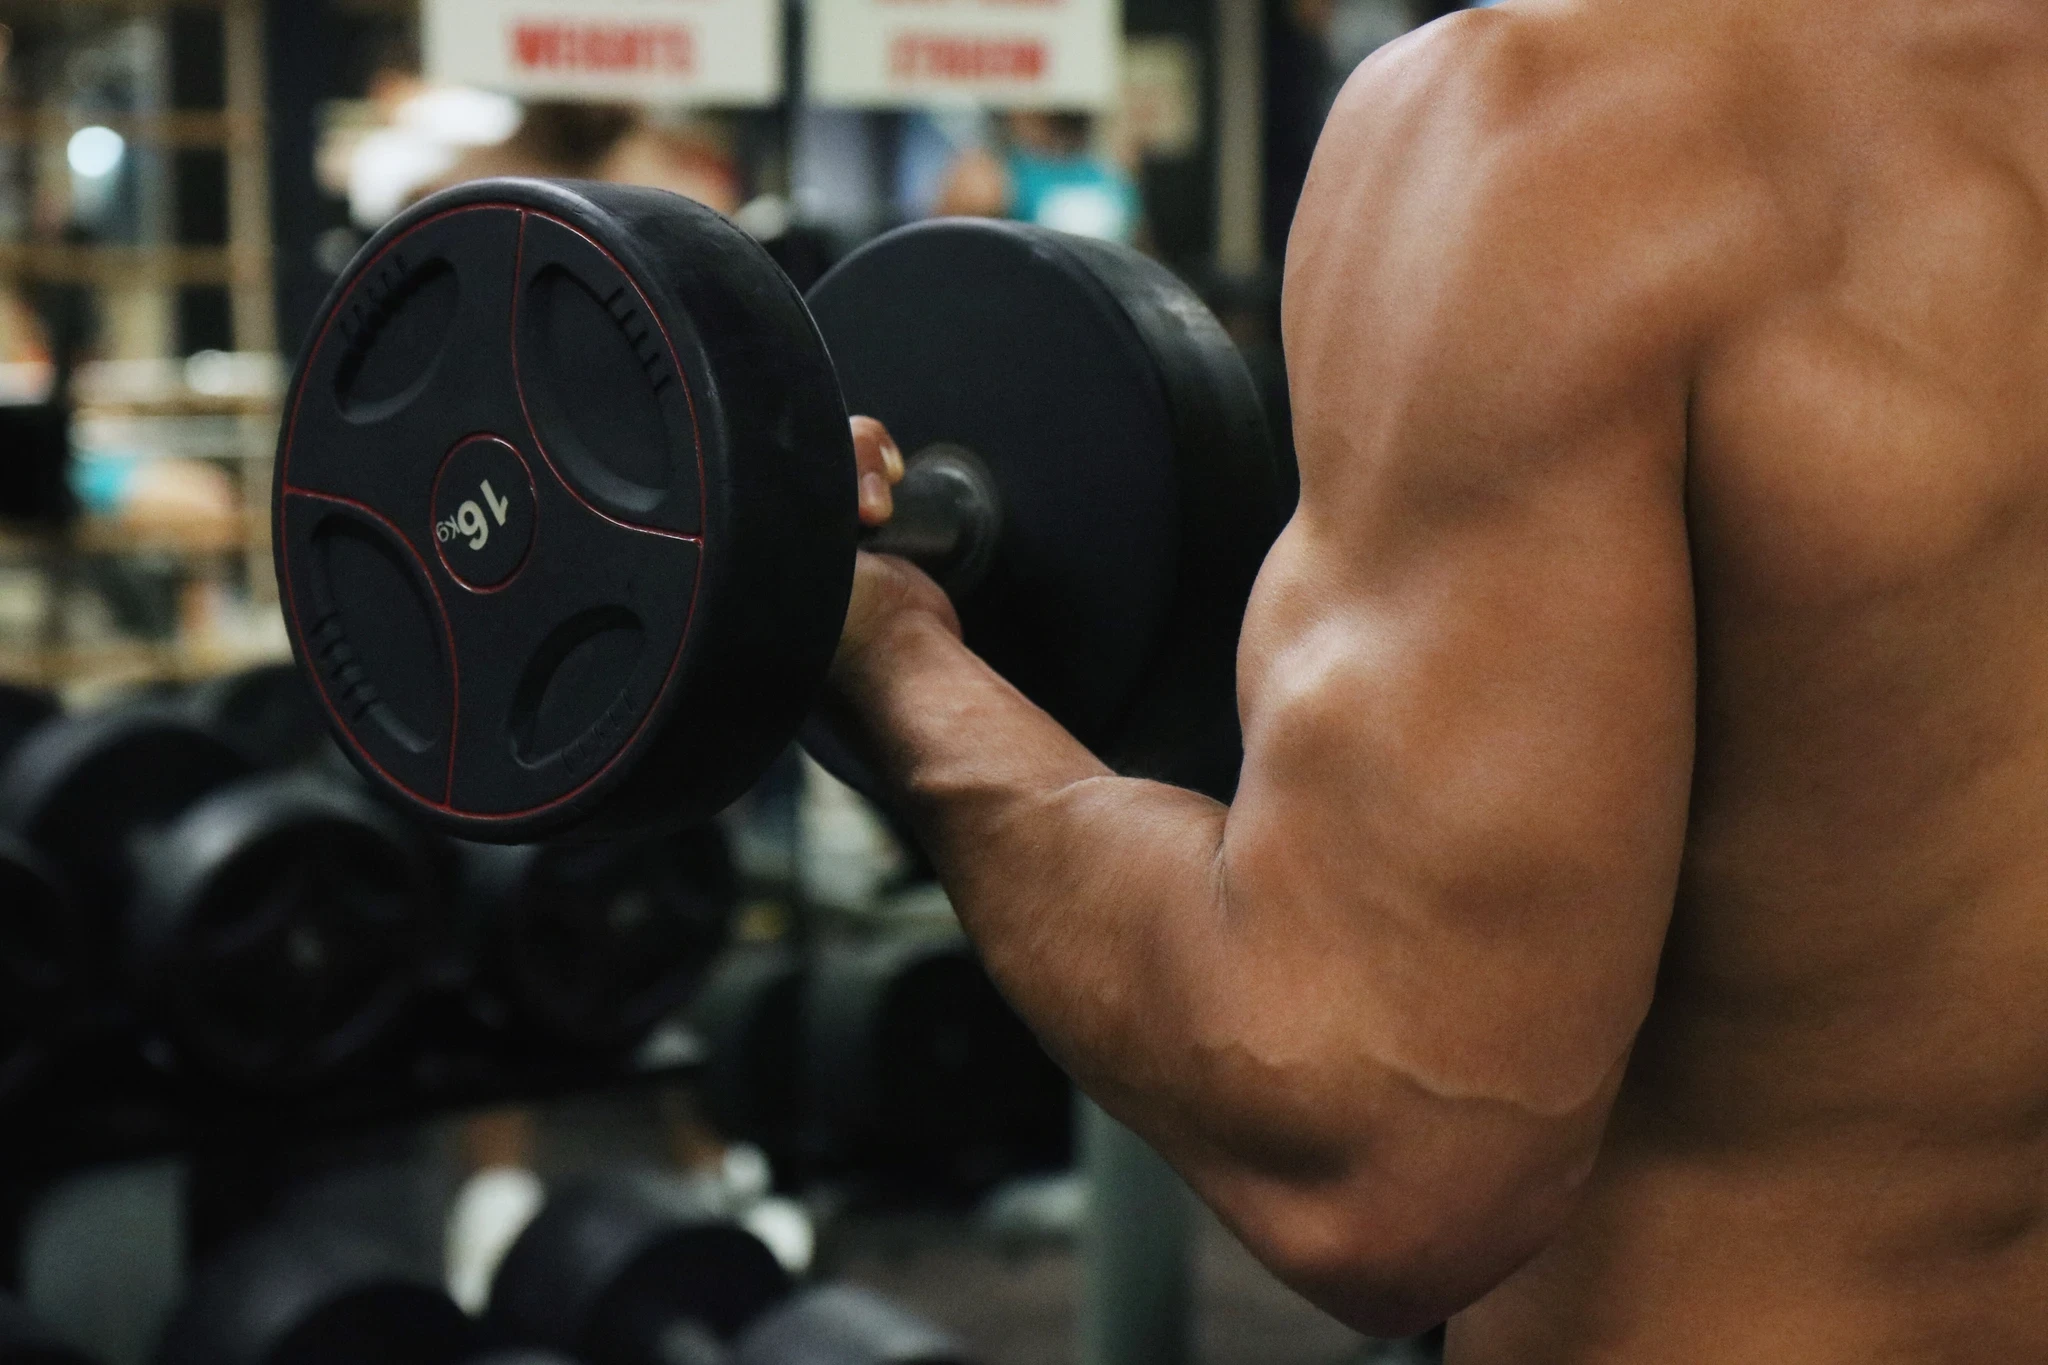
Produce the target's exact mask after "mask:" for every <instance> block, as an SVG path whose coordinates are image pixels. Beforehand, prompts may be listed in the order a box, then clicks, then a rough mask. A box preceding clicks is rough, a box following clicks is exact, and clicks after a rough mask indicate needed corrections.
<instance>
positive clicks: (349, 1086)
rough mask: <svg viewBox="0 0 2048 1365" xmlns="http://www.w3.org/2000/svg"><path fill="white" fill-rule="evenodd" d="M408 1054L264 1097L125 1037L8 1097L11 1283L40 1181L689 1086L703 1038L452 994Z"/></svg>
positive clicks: (421, 1027)
mask: <svg viewBox="0 0 2048 1365" xmlns="http://www.w3.org/2000/svg"><path fill="white" fill-rule="evenodd" d="M412 1041H413V1045H412V1046H410V1047H408V1046H406V1040H400V1041H399V1042H398V1044H397V1045H396V1046H394V1047H393V1048H392V1049H391V1050H390V1052H389V1054H388V1055H389V1056H390V1057H393V1058H401V1059H403V1060H402V1062H387V1063H385V1064H383V1065H368V1066H364V1067H362V1068H359V1069H357V1070H355V1071H353V1072H351V1073H348V1074H346V1075H344V1076H342V1077H340V1078H338V1079H336V1080H332V1081H328V1082H325V1083H323V1084H322V1085H321V1087H320V1088H319V1089H318V1090H315V1091H309V1092H307V1093H304V1094H297V1095H279V1096H255V1095H251V1094H249V1093H247V1092H238V1091H234V1090H231V1089H228V1088H225V1087H221V1086H218V1085H214V1084H209V1083H206V1082H204V1081H202V1080H200V1079H198V1078H194V1077H189V1076H182V1075H176V1074H173V1073H172V1072H170V1071H168V1070H166V1069H164V1068H163V1067H161V1066H158V1065H156V1064H155V1063H154V1062H153V1061H152V1060H151V1058H150V1057H149V1056H148V1050H147V1049H144V1050H142V1051H138V1050H136V1049H135V1048H134V1047H133V1046H132V1044H130V1045H125V1046H124V1045H123V1044H122V1043H120V1042H117V1041H115V1040H114V1039H113V1038H112V1037H110V1038H109V1039H107V1040H106V1041H105V1042H101V1043H94V1044H88V1045H86V1046H83V1047H81V1048H79V1049H78V1050H76V1051H74V1052H71V1053H69V1054H67V1056H66V1058H65V1060H64V1063H63V1066H62V1070H61V1071H58V1072H55V1073H54V1074H45V1075H43V1076H41V1077H39V1078H35V1079H32V1080H31V1081H30V1082H29V1083H28V1084H27V1085H25V1086H24V1087H23V1088H22V1089H21V1090H20V1091H19V1092H18V1093H17V1094H15V1095H13V1096H11V1097H9V1098H8V1099H6V1100H4V1101H0V1232H4V1233H5V1234H6V1235H4V1236H0V1283H4V1282H6V1281H7V1280H9V1279H10V1278H11V1277H12V1271H13V1269H14V1267H13V1266H12V1265H11V1264H10V1263H11V1261H12V1259H13V1257H14V1256H15V1255H16V1252H17V1244H18V1241H19V1238H18V1235H16V1234H18V1230H19V1228H20V1225H21V1221H22V1218H23V1216H24V1215H25V1214H26V1212H27V1211H28V1209H29V1208H30V1206H31V1204H32V1203H33V1201H34V1199H35V1198H36V1197H37V1195H38V1194H39V1192H40V1191H42V1190H44V1189H46V1188H48V1187H49V1186H50V1185H51V1184H52V1183H53V1182H55V1181H57V1180H60V1179H62V1178H63V1177H65V1176H67V1175H70V1174H73V1173H76V1172H80V1171H83V1170H86V1169H89V1168H93V1167H100V1166H110V1165H116V1164H121V1163H127V1162H135V1161H142V1160H146V1159H150V1158H154V1157H164V1156H187V1157H193V1158H197V1159H204V1158H206V1157H207V1156H208V1155H209V1154H220V1153H230V1154H232V1153H237V1152H275V1151H289V1150H294V1149H299V1148H303V1147H306V1146H308V1145H311V1144H314V1143H318V1142H321V1141H324V1140H328V1139H332V1138H335V1137H345V1136H348V1135H350V1134H354V1133H360V1132H365V1131H369V1130H373V1129H378V1128H383V1127H387V1126H391V1125H396V1124H400V1123H404V1122H407V1121H414V1120H420V1119H426V1118H432V1117H435V1116H440V1115H449V1114H459V1113H462V1112H465V1111H472V1110H482V1109H489V1108H493V1107H497V1106H502V1105H507V1104H513V1103H519V1104H528V1103H533V1102H536V1101H546V1100H550V1099H557V1098H562V1097H566V1096H571V1095H579V1094H594V1093H603V1092H606V1091H617V1090H624V1089H629V1088H635V1087H644V1086H661V1085H687V1084H688V1083H690V1082H691V1081H692V1080H693V1079H694V1077H695V1076H696V1075H697V1073H698V1070H699V1054H700V1050H701V1049H700V1048H699V1046H698V1045H697V1043H696V1040H695V1039H694V1038H693V1037H692V1036H691V1035H689V1034H688V1033H687V1032H684V1031H682V1030H679V1029H664V1030H661V1031H657V1033H656V1034H655V1035H654V1036H653V1037H652V1038H651V1039H650V1040H649V1041H648V1043H647V1044H646V1045H644V1046H643V1047H642V1048H641V1049H640V1050H639V1051H638V1052H636V1053H634V1054H632V1055H631V1056H627V1057H622V1058H607V1057H594V1056H591V1055H589V1054H579V1053H576V1052H572V1051H565V1050H559V1049H543V1048H536V1047H535V1046H534V1045H533V1043H532V1042H531V1041H530V1040H526V1039H518V1038H513V1037H508V1036H507V1035H505V1034H502V1033H498V1032H495V1031H493V1030H490V1029H487V1028H486V1027H484V1026H483V1025H482V1024H480V1023H478V1022H477V1021H476V1020H475V1019H474V1018H473V1017H471V1016H469V1015H468V1014H467V1012H466V1011H465V1010H464V1009H463V1008H462V1007H461V1005H460V1002H458V1001H455V1000H449V1001H447V1002H446V1006H445V1008H438V1007H436V1008H429V1009H428V1010H426V1011H423V1013H422V1016H421V1018H420V1019H419V1021H418V1032H417V1034H416V1036H415V1038H414V1039H413V1040H412Z"/></svg>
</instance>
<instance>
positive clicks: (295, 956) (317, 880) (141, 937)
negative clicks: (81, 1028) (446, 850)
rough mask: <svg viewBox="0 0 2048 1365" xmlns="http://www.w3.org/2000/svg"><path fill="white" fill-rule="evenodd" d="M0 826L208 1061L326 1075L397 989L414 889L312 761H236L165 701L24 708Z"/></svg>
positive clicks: (122, 976) (404, 986)
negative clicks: (302, 765)
mask: <svg viewBox="0 0 2048 1365" xmlns="http://www.w3.org/2000/svg"><path fill="white" fill-rule="evenodd" d="M0 826H4V827H6V828H10V829H12V830H14V831H15V832H16V833H18V834H19V835H21V836H22V837H23V838H24V839H25V840H26V841H27V842H28V843H29V844H30V845H32V846H33V847H34V848H35V849H36V850H37V851H38V852H39V853H41V854H42V855H43V856H44V857H45V858H46V859H47V860H48V861H49V862H50V863H51V864H52V865H53V866H54V868H55V869H56V871H57V872H58V874H59V875H60V877H61V878H62V880H63V882H64V883H65V885H66V886H67V887H68V889H69V890H70V891H71V893H72V895H73V898H74V903H75V904H76V906H77V907H78V910H79V912H80V913H79V920H80V923H81V926H82V929H83V932H84V936H85V944H86V952H87V954H88V955H89V956H90V958H91V959H92V961H93V962H94V963H95V964H97V970H98V971H99V972H100V973H102V974H103V979H104V980H105V981H107V982H108V983H110V984H116V985H118V986H120V987H121V988H122V989H123V990H124V991H125V992H127V993H128V994H129V995H131V996H132V998H134V999H135V1000H136V1001H137V1002H138V1004H139V1005H140V1006H141V1008H142V1012H143V1014H144V1015H145V1017H146V1019H147V1021H148V1023H149V1024H150V1025H151V1026H152V1027H154V1028H157V1029H161V1030H162V1032H163V1033H164V1035H165V1036H166V1037H167V1038H168V1040H169V1041H170V1042H171V1043H172V1044H173V1045H174V1046H175V1048H176V1051H177V1054H178V1056H179V1057H180V1058H181V1059H182V1060H184V1061H185V1062H187V1063H189V1064H192V1065H194V1066H196V1067H198V1068H199V1069H201V1070H204V1071H206V1072H209V1073H211V1074H213V1075H215V1076H217V1077H219V1078H221V1079H224V1080H228V1081H232V1082H235V1083H239V1084H245V1085H252V1086H258V1087H265V1088H271V1087H290V1086H294V1085H298V1084H302V1083H304V1082H306V1081H309V1080H311V1079H313V1078H316V1077H318V1076H322V1075H325V1074H327V1073H329V1072H331V1071H332V1070H333V1069H334V1068H335V1067H337V1066H340V1065H342V1064H344V1063H346V1062H348V1061H350V1060H353V1059H354V1058H355V1057H357V1056H359V1055H360V1054H361V1053H362V1052H364V1051H365V1050H366V1049H367V1048H369V1047H370V1046H371V1045H372V1044H373V1043H375V1042H377V1041H379V1040H380V1039H381V1038H383V1037H384V1036H385V1035H386V1034H387V1033H388V1032H389V1031H390V1029H391V1028H392V1027H393V1026H394V1024H395V1023H396V1022H397V1020H398V1019H399V1017H400V1016H401V1014H402V1012H403V1010H404V1008H405V1006H406V1005H407V1003H408V1002H409V1001H410V998H411V996H412V994H413V991H414V989H415V981H416V977H417V973H418V971H419V967H420V964H421V962H422V961H423V960H424V957H425V953H424V950H423V946H422V938H423V936H424V935H425V934H426V932H427V926H428V924H429V915H430V910H431V904H430V899H431V895H430V887H429V883H428V879H427V876H426V872H425V869H424V864H423V862H422V859H421V858H420V856H419V854H418V852H417V851H416V849H415V848H414V847H413V846H412V845H411V844H410V842H409V838H410V836H409V834H408V832H407V831H406V830H405V829H404V828H403V826H401V825H400V824H398V823H397V821H396V820H395V818H394V817H393V816H391V815H390V814H388V813H387V812H385V811H383V810H382V809H381V808H379V807H377V806H376V805H375V804H374V803H372V802H371V801H369V800H368V799H366V798H364V797H363V796H361V795H360V794H358V793H355V792H351V791H348V790H345V789H343V788H341V787H339V786H336V785H334V784H331V783H326V782H322V781H320V780H319V779H317V778H315V777H312V776H302V775H293V774H276V775H254V776H252V775H250V771H249V764H248V762H247V761H246V760H245V759H244V758H242V757H241V756H240V755H239V754H237V753H236V752H235V751H234V750H233V749H231V748H230V747H228V745H226V744H225V743H224V742H223V741H222V740H220V739H219V738H217V737H216V736H213V735H210V734H208V733H207V732H206V731H205V730H204V729H202V728H200V727H199V726H197V725H195V724H194V723H193V722H192V721H190V720H189V719H187V718H185V717H182V716H180V715H178V714H176V713H175V712H172V711H168V710H163V709H157V708H149V707H134V708H124V709H121V710H117V711H110V712H103V713H100V714H97V715H90V716H74V717H69V718H65V719H61V720H57V721H52V722H50V723H48V724H46V725H44V726H42V727H41V728H39V729H38V730H36V731H35V732H34V733H33V734H32V735H30V736H29V738H28V739H27V740H25V741H23V743H22V744H21V745H20V746H19V747H18V748H17V749H16V751H15V752H14V754H13V755H12V756H11V757H10V758H9V759H8V761H7V763H6V766H5V768H4V769H0Z"/></svg>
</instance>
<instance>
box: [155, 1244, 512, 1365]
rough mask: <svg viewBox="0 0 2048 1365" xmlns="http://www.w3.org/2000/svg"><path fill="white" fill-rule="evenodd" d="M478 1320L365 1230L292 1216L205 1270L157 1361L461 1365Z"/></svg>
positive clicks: (165, 1364)
mask: <svg viewBox="0 0 2048 1365" xmlns="http://www.w3.org/2000/svg"><path fill="white" fill-rule="evenodd" d="M480 1344H481V1342H480V1338H479V1335H478V1333H477V1330H476V1326H475V1324H474V1323H473V1322H472V1321H471V1320H470V1319H469V1317H468V1315H466V1314H465V1313H464V1312H463V1311H462V1310H461V1309H460V1308H458V1307H457V1306H456V1304H455V1301H454V1300H453V1299H451V1298H449V1297H448V1294H447V1292H446V1291H445V1290H444V1289H442V1288H441V1287H440V1286H439V1285H437V1284H434V1283H432V1282H430V1281H429V1280H426V1279H424V1278H422V1277H421V1275H420V1274H419V1273H418V1272H417V1271H416V1270H414V1269H413V1268H412V1267H410V1266H409V1265H408V1264H407V1263H406V1262H405V1259H404V1258H403V1257H401V1256H399V1255H397V1254H396V1253H395V1252H393V1251H391V1250H390V1249H389V1248H387V1247H385V1246H383V1245H382V1244H380V1243H379V1242H377V1241H376V1240H374V1239H371V1238H367V1237H364V1236H362V1235H361V1234H359V1233H355V1232H352V1231H347V1230H344V1229H340V1228H335V1227H331V1226H325V1225H321V1224H315V1223H299V1222H291V1223H284V1224H280V1225H273V1226H268V1227H264V1228H262V1229H259V1230H258V1231H256V1232H254V1233H251V1234H248V1235H246V1236H244V1237H243V1238H241V1239H240V1240H238V1241H237V1242H235V1243H233V1244H231V1245H230V1246H229V1247H228V1248H226V1249H225V1250H224V1251H222V1252H221V1253H220V1254H218V1255H217V1256H215V1257H214V1258H213V1259H212V1260H211V1261H210V1262H209V1263H208V1264H206V1265H205V1266H203V1267H202V1268H201V1270H200V1272H199V1274H198V1275H197V1276H196V1277H195V1279H194V1282H193V1286H192V1290H191V1292H190V1293H189V1294H188V1295H187V1296H186V1298H185V1300H184V1302H183V1303H181V1304H180V1305H179V1307H178V1309H177V1311H176V1312H175V1313H174V1314H173V1315H172V1318H171V1321H170V1323H169V1325H168V1326H167V1327H166V1328H165V1329H164V1334H163V1339H162V1341H161V1343H160V1344H159V1347H158V1349H157V1352H156V1356H155V1365H372V1362H374V1363H375V1365H457V1363H458V1362H466V1361H468V1360H469V1359H470V1358H471V1357H472V1356H473V1355H474V1354H475V1353H476V1352H477V1351H478V1350H479V1349H480Z"/></svg>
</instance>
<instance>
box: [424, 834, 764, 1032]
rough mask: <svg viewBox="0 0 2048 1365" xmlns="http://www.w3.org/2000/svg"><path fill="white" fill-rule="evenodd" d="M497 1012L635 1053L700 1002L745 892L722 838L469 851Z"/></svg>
mask: <svg viewBox="0 0 2048 1365" xmlns="http://www.w3.org/2000/svg"><path fill="white" fill-rule="evenodd" d="M457 858H458V865H459V882H460V885H461V888H462V891H461V899H462V907H463V912H464V920H465V923H466V926H467V943H468V952H467V957H468V960H469V962H470V963H471V964H472V968H473V971H474V980H473V983H472V984H473V985H474V986H475V987H476V993H477V995H478V997H479V1000H480V1003H481V1005H482V1006H483V1008H484V1010H485V1011H486V1013H487V1014H490V1015H493V1016H497V1017H499V1018H501V1019H502V1020H503V1022H506V1023H512V1024H516V1025H518V1026H521V1027H524V1028H526V1029H528V1030H529V1031H531V1032H533V1033H536V1034H538V1035H540V1036H542V1037H544V1038H547V1039H550V1040H553V1041H556V1042H560V1043H564V1044H567V1045H569V1046H572V1047H577V1048H589V1049H598V1050H608V1049H618V1048H625V1047H631V1046H633V1045H634V1044H636V1043H638V1042H640V1041H641V1040H642V1039H643V1038H645V1037H646V1036H647V1034H648V1032H649V1031H650V1030H651V1029H652V1028H653V1027H654V1026H655V1025H656V1024H658V1023H659V1022H661V1020H662V1019H664V1018H666V1017H667V1016H668V1015H670V1014H671V1013H673V1012H674V1011H675V1010H676V1009H677V1008H678V1007H679V1006H681V1005H682V1004H683V1003H684V1002H685V1001H686V1000H688V999H689V998H690V996H691V995H692V994H693V993H694V992H695V990H696V988H697V986H698V983H699V982H700V981H701V980H702V979H703V977H704V975H705V973H706V972H707V971H708V970H709V969H710V966H711V964H712V962H713V961H714V960H715V959H716V958H717V956H718V953H719V950H720V949H721V948H723V947H724V945H725V940H726V934H727V931H728V929H729V927H730V924H731V920H732V912H733V906H734V902H735V898H736V894H737V883H736V879H735V877H734V873H733V868H732V859H731V856H730V854H729V853H728V851H727V849H726V846H725V840H724V837H723V836H722V835H721V834H719V832H718V831H717V830H716V829H714V828H711V827H708V826H707V827H700V828H696V829H690V830H685V831H682V832H680V833H675V834H665V835H656V836H652V837H645V836H643V837H640V838H635V839H625V840H616V841H611V842H607V843H600V844H553V845H536V844H527V845H518V846H512V847H505V846H500V845H493V844H459V845H458V846H457Z"/></svg>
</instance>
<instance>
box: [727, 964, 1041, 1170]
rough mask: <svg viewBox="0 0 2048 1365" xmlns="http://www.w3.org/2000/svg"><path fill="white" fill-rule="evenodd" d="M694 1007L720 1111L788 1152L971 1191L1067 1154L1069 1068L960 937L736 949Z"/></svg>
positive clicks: (819, 1162) (796, 1162)
mask: <svg viewBox="0 0 2048 1365" xmlns="http://www.w3.org/2000/svg"><path fill="white" fill-rule="evenodd" d="M691 1019H692V1021H693V1023H694V1024H695V1026H696V1027H697V1029H698V1031H699V1032H700V1033H701V1034H702V1035H703V1037H704V1040H705V1043H706V1046H707V1049H708V1054H709V1055H708V1056H707V1058H706V1063H705V1068H704V1077H703V1086H704V1095H705V1106H706V1110H707V1113H708V1114H709V1116H710V1117H711V1119H712V1121H713V1122H714V1123H715V1124H717V1125H718V1126H719V1127H720V1128H721V1129H722V1130H723V1131H725V1132H726V1133H727V1134H728V1135H729V1136H732V1137H736V1138H744V1139H746V1140H748V1141H752V1142H756V1143H759V1144H760V1145H761V1146H763V1147H764V1148H766V1149H767V1150H768V1151H769V1152H770V1153H771V1154H772V1155H774V1156H776V1157H778V1158H780V1160H781V1162H782V1163H783V1164H785V1165H791V1166H796V1167H822V1168H824V1169H828V1170H840V1171H846V1170H854V1171H865V1172H871V1173H876V1174H881V1175H885V1176H888V1177H891V1178H894V1179H899V1180H906V1181H910V1182H913V1183H918V1184H939V1185H949V1186H957V1187H967V1188H977V1187H982V1186H986V1185H988V1184H990V1183H992V1182H994V1181H996V1180H998V1179H1000V1178H1002V1177H1004V1176H1007V1175H1011V1174H1014V1173H1016V1172H1017V1171H1020V1170H1030V1169H1042V1168H1046V1167H1051V1166H1056V1165H1060V1164H1062V1163H1063V1162H1064V1161H1065V1160H1066V1159H1067V1157H1068V1156H1069V1155H1070V1144H1071V1132H1072V1089H1071V1086H1070V1084H1069V1083H1068V1081H1067V1078H1066V1077H1065V1075H1064V1074H1063V1073H1062V1072H1061V1071H1060V1069H1059V1068H1058V1067H1057V1066H1056V1065H1055V1064H1054V1063H1053V1062H1052V1060H1051V1059H1050V1058H1049V1057H1047V1056H1046V1054H1045V1051H1044V1049H1043V1048H1041V1047H1040V1046H1039V1044H1038V1041H1037V1040H1036V1039H1035V1038H1034V1037H1033V1036H1032V1034H1031V1032H1030V1030H1029V1029H1027V1028H1026V1027H1025V1026H1024V1023H1023V1021H1022V1020H1020V1019H1019V1018H1018V1017H1017V1015H1016V1013H1015V1012H1014V1011H1013V1010H1012V1009H1011V1008H1010V1006H1009V1005H1008V1004H1007V1003H1006V1002H1005V1001H1004V1000H1003V998H1002V996H1001V994H1000V993H999V992H997V990H996V988H995V985H994V983H993V982H991V981H990V980H989V978H988V974H987V972H986V971H985V970H984V969H983V968H982V966H981V963H980V961H979V959H977V958H976V957H975V955H974V952H973V950H972V948H971V947H969V945H968V944H967V942H966V940H965V939H963V938H961V937H960V936H958V935H957V934H918V935H903V936H895V937H885V938H880V939H874V940H869V941H865V942H826V943H822V944H820V945H818V946H817V948H816V950H815V952H814V953H813V954H812V956H811V957H810V959H809V960H808V962H805V961H803V960H800V959H798V958H797V957H796V956H795V955H794V954H789V953H775V952H771V951H765V950H751V951H748V952H743V953H738V954H735V955H734V956H733V957H732V958H731V959H729V960H728V961H727V962H725V963H723V964H721V966H720V968H719V970H718V971H717V972H716V973H715V974H714V976H713V978H712V980H711V982H710V983H709V984H707V986H706V987H705V989H704V992H703V994H702V996H701V997H700V998H699V1000H698V1002H697V1003H696V1005H695V1006H693V1008H692V1011H691Z"/></svg>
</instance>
